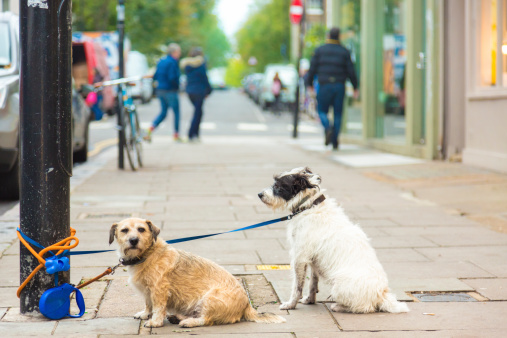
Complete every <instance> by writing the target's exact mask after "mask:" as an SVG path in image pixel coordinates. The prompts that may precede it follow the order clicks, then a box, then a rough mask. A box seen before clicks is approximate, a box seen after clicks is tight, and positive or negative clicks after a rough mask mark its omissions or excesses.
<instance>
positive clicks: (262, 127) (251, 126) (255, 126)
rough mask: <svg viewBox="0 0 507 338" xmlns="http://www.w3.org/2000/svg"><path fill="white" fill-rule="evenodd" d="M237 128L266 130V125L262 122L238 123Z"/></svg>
mask: <svg viewBox="0 0 507 338" xmlns="http://www.w3.org/2000/svg"><path fill="white" fill-rule="evenodd" d="M237 128H238V130H249V131H266V130H268V126H267V125H265V124H262V123H238V124H237Z"/></svg>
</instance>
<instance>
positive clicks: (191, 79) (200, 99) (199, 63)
mask: <svg viewBox="0 0 507 338" xmlns="http://www.w3.org/2000/svg"><path fill="white" fill-rule="evenodd" d="M181 68H183V69H184V70H185V74H186V75H187V86H186V92H187V94H188V97H189V99H190V101H191V102H192V105H193V106H194V116H193V117H192V122H191V124H190V129H189V130H188V141H189V142H199V141H200V138H199V127H200V124H201V120H202V115H203V110H202V106H203V104H204V99H205V98H206V97H207V96H208V95H209V94H210V93H211V86H210V83H209V80H208V75H207V70H206V60H205V59H204V55H203V52H202V49H201V48H200V47H194V48H192V49H191V50H190V53H189V57H188V58H185V59H183V60H181Z"/></svg>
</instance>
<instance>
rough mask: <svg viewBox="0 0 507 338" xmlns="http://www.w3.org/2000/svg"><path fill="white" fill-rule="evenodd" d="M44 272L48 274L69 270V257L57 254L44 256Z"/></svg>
mask: <svg viewBox="0 0 507 338" xmlns="http://www.w3.org/2000/svg"><path fill="white" fill-rule="evenodd" d="M45 267H46V272H47V273H49V274H53V273H56V272H60V271H69V269H70V261H69V257H60V258H58V257H57V256H53V257H48V258H46V264H45Z"/></svg>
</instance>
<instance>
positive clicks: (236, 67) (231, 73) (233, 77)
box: [225, 57, 249, 87]
mask: <svg viewBox="0 0 507 338" xmlns="http://www.w3.org/2000/svg"><path fill="white" fill-rule="evenodd" d="M248 71H249V69H248V65H247V64H246V62H245V61H243V60H242V59H241V58H240V57H234V58H230V59H229V62H228V63H227V69H226V71H225V83H226V84H227V85H228V86H231V87H240V86H241V80H242V79H243V77H245V75H247V73H248Z"/></svg>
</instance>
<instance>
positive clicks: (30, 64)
mask: <svg viewBox="0 0 507 338" xmlns="http://www.w3.org/2000/svg"><path fill="white" fill-rule="evenodd" d="M29 4H30V5H29ZM71 6H72V3H71V0H60V1H53V0H51V1H33V2H32V3H30V2H29V1H20V6H19V9H20V25H19V26H20V36H21V39H20V40H21V44H20V45H21V75H20V121H21V122H20V130H21V131H20V134H21V135H20V139H21V142H20V144H21V151H20V154H21V155H20V164H21V190H20V191H21V199H20V214H21V215H20V219H21V226H20V228H21V231H22V232H23V233H25V234H26V235H27V236H28V237H30V238H32V239H33V240H35V241H36V242H38V243H40V244H41V245H43V246H45V247H46V246H49V245H51V244H54V243H56V242H58V241H61V240H62V239H64V238H66V237H68V236H69V235H70V226H69V223H70V211H69V210H70V208H69V206H70V192H69V184H70V176H71V175H72V145H71V142H70V141H71V104H72V103H71V85H72V84H71V41H72V36H71V32H72V18H71V13H72V10H71V8H72V7H71ZM36 250H39V249H36ZM37 265H39V262H38V261H37V259H36V258H35V257H33V256H32V254H31V253H30V252H29V251H28V250H27V249H26V248H25V247H24V246H23V245H21V250H20V280H21V282H22V281H24V280H25V279H26V278H27V277H28V275H29V274H30V273H31V272H32V271H33V269H34V268H35V267H37ZM69 280H70V271H67V272H63V273H62V272H61V273H60V274H59V281H60V283H68V282H69ZM52 287H54V277H53V275H48V274H47V273H46V272H45V270H44V269H42V270H41V271H39V272H38V273H37V274H36V275H35V277H34V278H33V279H32V280H31V282H30V283H28V285H27V286H26V287H25V288H24V289H23V291H22V292H21V295H20V307H21V313H29V312H33V311H39V298H40V296H41V295H42V293H43V292H44V291H46V290H47V289H49V288H52Z"/></svg>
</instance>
